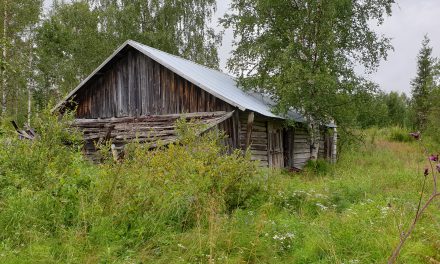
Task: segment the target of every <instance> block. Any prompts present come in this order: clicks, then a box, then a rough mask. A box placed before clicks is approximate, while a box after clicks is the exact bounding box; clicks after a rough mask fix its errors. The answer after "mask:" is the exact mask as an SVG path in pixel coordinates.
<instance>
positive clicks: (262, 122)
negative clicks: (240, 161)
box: [239, 111, 269, 167]
mask: <svg viewBox="0 0 440 264" xmlns="http://www.w3.org/2000/svg"><path fill="white" fill-rule="evenodd" d="M248 114H249V112H248V111H246V112H241V111H240V114H239V119H240V122H239V123H240V147H241V149H245V148H246V133H247V122H248ZM249 149H250V151H251V159H252V160H259V161H260V164H261V165H262V166H264V167H268V166H269V155H268V134H267V121H266V119H265V118H263V117H262V116H260V115H258V114H255V117H254V122H253V124H252V134H251V141H250V146H249Z"/></svg>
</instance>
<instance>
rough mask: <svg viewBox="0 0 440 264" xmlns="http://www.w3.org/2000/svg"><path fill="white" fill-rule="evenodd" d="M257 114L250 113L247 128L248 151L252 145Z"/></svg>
mask: <svg viewBox="0 0 440 264" xmlns="http://www.w3.org/2000/svg"><path fill="white" fill-rule="evenodd" d="M254 119H255V114H254V112H250V113H249V115H248V119H247V128H246V149H247V148H248V147H249V146H250V145H251V138H252V127H253V125H254Z"/></svg>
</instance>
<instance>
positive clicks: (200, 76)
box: [54, 40, 305, 122]
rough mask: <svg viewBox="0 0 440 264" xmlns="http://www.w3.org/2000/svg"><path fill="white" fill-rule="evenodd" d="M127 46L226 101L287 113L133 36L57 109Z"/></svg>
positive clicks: (231, 81)
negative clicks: (135, 39) (140, 41)
mask: <svg viewBox="0 0 440 264" xmlns="http://www.w3.org/2000/svg"><path fill="white" fill-rule="evenodd" d="M126 46H131V47H133V48H135V49H136V50H138V51H140V52H142V53H143V54H145V55H146V56H148V57H150V58H151V59H153V60H155V61H157V62H158V63H160V64H162V65H163V66H165V67H166V68H168V69H170V70H171V71H173V72H175V73H177V74H178V75H180V76H181V77H183V78H185V79H187V80H188V81H190V82H192V83H194V84H195V85H197V86H199V87H200V88H202V89H203V90H205V91H206V92H208V93H210V94H212V95H214V96H216V97H217V98H220V99H222V100H224V101H225V102H227V103H229V104H231V105H233V106H235V107H238V108H239V109H240V110H242V111H244V110H250V111H254V112H257V113H259V114H261V115H263V116H267V117H273V118H281V119H285V118H284V117H282V116H279V115H276V114H274V113H272V112H271V107H272V106H271V104H270V103H269V102H268V100H264V99H265V98H264V96H256V95H255V94H252V93H248V92H245V91H243V90H242V89H240V88H239V87H238V85H237V82H236V80H235V79H234V77H232V76H230V75H228V74H225V73H222V72H220V71H217V70H214V69H210V68H208V67H205V66H203V65H200V64H197V63H195V62H192V61H189V60H186V59H183V58H181V57H178V56H175V55H172V54H169V53H166V52H163V51H160V50H158V49H155V48H152V47H149V46H146V45H143V44H141V43H138V42H136V41H132V40H127V41H126V42H125V43H124V44H122V45H121V46H120V47H119V48H118V49H117V50H116V51H115V52H114V53H113V54H112V55H111V56H110V57H109V58H107V59H106V60H105V61H104V62H103V63H102V64H101V65H100V66H99V67H98V68H97V69H96V70H95V71H94V72H93V73H92V74H90V75H89V76H88V77H87V78H86V79H85V80H84V81H82V82H81V83H80V84H79V85H78V86H77V87H76V88H75V89H74V90H73V91H71V92H70V93H69V94H68V95H67V96H66V97H65V99H64V100H63V101H62V102H60V103H59V104H58V105H57V106H56V107H55V108H54V110H56V109H58V108H59V107H61V106H62V105H63V104H64V103H65V102H66V101H68V100H70V99H71V98H72V96H73V95H74V94H75V93H76V92H77V91H78V90H79V89H80V88H81V87H82V86H83V85H84V84H85V83H86V82H87V81H89V80H90V79H91V78H92V77H93V76H94V75H95V74H96V73H97V72H99V71H100V70H101V69H102V68H103V67H104V66H105V65H106V64H107V63H108V62H109V61H110V60H111V59H112V58H113V57H115V56H116V55H117V54H118V53H119V52H120V51H121V50H122V49H123V48H125V47H126ZM258 97H261V98H258ZM266 99H267V98H266ZM265 101H266V102H265ZM269 101H270V100H269ZM288 116H289V117H288V118H289V119H293V120H295V121H297V122H304V121H305V120H304V118H303V117H302V116H301V115H300V114H298V113H296V112H294V111H290V113H289V114H288Z"/></svg>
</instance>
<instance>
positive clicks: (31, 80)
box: [27, 28, 34, 127]
mask: <svg viewBox="0 0 440 264" xmlns="http://www.w3.org/2000/svg"><path fill="white" fill-rule="evenodd" d="M30 31H31V32H32V28H31V30H30ZM31 34H32V33H31ZM29 42H30V45H29V46H30V48H29V79H28V88H27V92H28V98H27V99H28V102H27V124H28V126H29V127H30V126H31V115H32V89H33V88H34V78H33V77H32V76H33V72H34V71H33V68H32V66H33V65H32V63H33V58H34V56H33V53H32V51H33V43H32V40H31V39H29Z"/></svg>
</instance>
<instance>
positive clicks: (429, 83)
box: [411, 35, 435, 129]
mask: <svg viewBox="0 0 440 264" xmlns="http://www.w3.org/2000/svg"><path fill="white" fill-rule="evenodd" d="M429 42H430V40H429V38H428V36H427V35H425V37H424V39H423V41H422V48H421V49H420V51H419V55H418V56H417V76H416V77H415V78H414V79H413V80H412V81H411V86H412V107H413V109H414V112H415V115H416V116H415V119H416V120H415V125H416V126H417V127H418V128H419V129H424V128H425V127H426V122H427V118H428V114H429V111H430V109H431V107H432V100H431V99H430V96H431V94H432V91H433V89H434V86H435V84H434V70H435V59H434V58H433V57H432V47H430V46H429Z"/></svg>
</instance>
